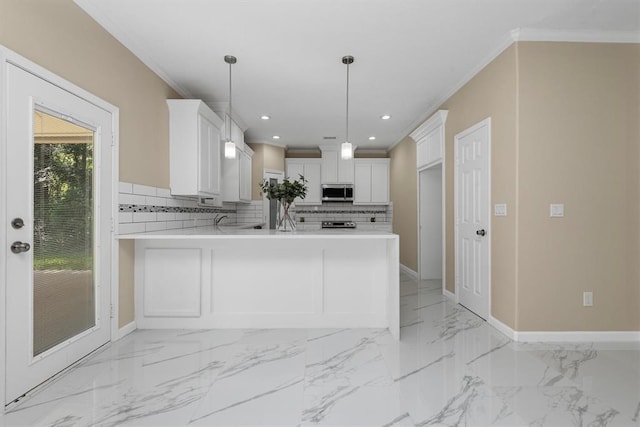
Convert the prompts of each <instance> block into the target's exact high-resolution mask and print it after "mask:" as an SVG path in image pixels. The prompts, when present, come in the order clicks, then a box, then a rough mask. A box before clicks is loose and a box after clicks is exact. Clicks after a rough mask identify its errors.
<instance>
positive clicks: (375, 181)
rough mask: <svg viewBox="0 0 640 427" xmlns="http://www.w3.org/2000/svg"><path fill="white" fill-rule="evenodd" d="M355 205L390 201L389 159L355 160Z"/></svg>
mask: <svg viewBox="0 0 640 427" xmlns="http://www.w3.org/2000/svg"><path fill="white" fill-rule="evenodd" d="M354 163H355V165H354V190H353V191H354V197H353V204H354V205H385V204H388V203H389V159H355V160H354Z"/></svg>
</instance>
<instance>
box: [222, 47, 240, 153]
mask: <svg viewBox="0 0 640 427" xmlns="http://www.w3.org/2000/svg"><path fill="white" fill-rule="evenodd" d="M224 62H226V63H227V64H229V114H228V115H227V117H228V118H229V120H228V121H229V123H226V122H227V120H225V127H226V128H227V140H226V141H225V143H224V157H225V158H226V159H235V158H236V144H235V142H233V141H232V140H231V123H232V122H233V120H232V118H231V114H232V111H233V109H232V106H233V104H232V98H231V65H233V64H235V63H236V62H238V59H237V58H236V57H235V56H233V55H225V56H224ZM227 117H225V119H226V118H227Z"/></svg>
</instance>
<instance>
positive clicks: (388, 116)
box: [380, 114, 391, 120]
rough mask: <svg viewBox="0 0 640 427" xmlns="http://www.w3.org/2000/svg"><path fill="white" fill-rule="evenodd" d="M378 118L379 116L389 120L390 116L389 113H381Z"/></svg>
mask: <svg viewBox="0 0 640 427" xmlns="http://www.w3.org/2000/svg"><path fill="white" fill-rule="evenodd" d="M380 118H381V119H382V120H389V119H390V118H391V116H390V115H388V114H383V115H382V116H380Z"/></svg>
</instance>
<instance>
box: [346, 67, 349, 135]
mask: <svg viewBox="0 0 640 427" xmlns="http://www.w3.org/2000/svg"><path fill="white" fill-rule="evenodd" d="M349 65H350V64H349V63H348V62H347V114H346V116H347V124H346V128H347V131H346V141H347V142H349Z"/></svg>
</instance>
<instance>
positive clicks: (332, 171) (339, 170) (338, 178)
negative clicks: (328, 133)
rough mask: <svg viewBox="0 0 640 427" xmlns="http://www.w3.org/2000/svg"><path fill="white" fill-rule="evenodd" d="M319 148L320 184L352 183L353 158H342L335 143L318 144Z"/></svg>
mask: <svg viewBox="0 0 640 427" xmlns="http://www.w3.org/2000/svg"><path fill="white" fill-rule="evenodd" d="M320 150H322V184H353V173H354V169H353V167H354V162H353V159H350V160H342V156H341V155H340V150H339V148H338V146H337V145H330V146H320ZM354 150H355V148H354Z"/></svg>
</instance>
